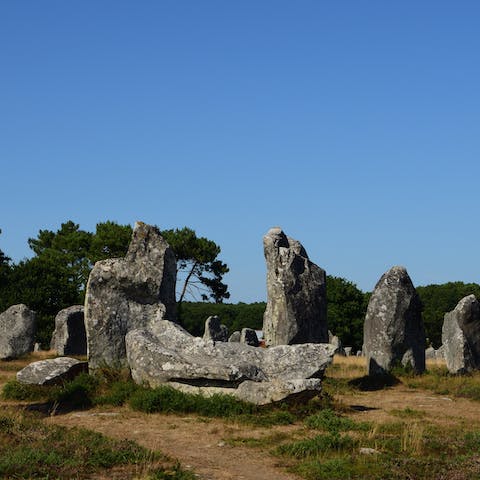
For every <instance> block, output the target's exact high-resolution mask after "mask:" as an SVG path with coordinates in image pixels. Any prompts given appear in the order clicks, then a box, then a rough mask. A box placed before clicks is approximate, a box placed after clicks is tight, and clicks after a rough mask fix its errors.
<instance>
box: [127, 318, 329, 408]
mask: <svg viewBox="0 0 480 480" xmlns="http://www.w3.org/2000/svg"><path fill="white" fill-rule="evenodd" d="M126 345H127V356H128V363H129V365H130V369H131V373H132V378H133V379H134V381H135V382H136V383H138V384H143V383H146V384H148V385H150V386H151V387H156V386H158V385H161V384H165V383H168V384H171V385H172V386H174V387H176V388H180V387H179V385H181V386H182V387H181V388H182V389H184V390H185V389H190V391H192V389H194V388H200V390H199V391H201V392H202V393H205V394H210V393H215V392H217V393H218V392H222V393H229V394H231V395H234V396H236V397H237V398H241V399H243V400H247V401H252V402H255V403H258V404H263V403H269V402H270V401H279V400H282V399H285V398H287V397H290V396H295V397H296V396H300V397H301V396H302V395H304V396H305V397H307V396H310V395H314V394H317V393H318V392H319V391H320V388H321V381H320V379H321V377H322V376H323V372H324V370H325V368H326V367H327V366H328V365H329V364H330V363H331V361H332V357H333V347H332V346H331V345H329V344H301V345H291V346H290V345H282V346H277V347H272V348H269V349H263V348H255V347H251V346H249V345H245V344H242V343H232V342H213V341H206V340H203V339H202V338H200V337H193V336H192V335H190V334H189V333H188V332H186V331H185V330H183V329H182V328H181V327H180V326H179V325H177V324H174V323H172V322H168V321H161V322H158V323H157V324H156V325H155V326H153V327H151V328H150V329H137V330H132V331H130V332H129V333H128V334H127V336H126ZM305 380H309V381H305ZM282 392H283V393H282Z"/></svg>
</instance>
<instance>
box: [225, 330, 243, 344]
mask: <svg viewBox="0 0 480 480" xmlns="http://www.w3.org/2000/svg"><path fill="white" fill-rule="evenodd" d="M240 336H241V333H240V332H239V331H238V330H237V331H235V332H233V333H232V334H231V335H230V336H229V337H228V341H229V342H234V343H235V342H237V343H238V342H239V341H240Z"/></svg>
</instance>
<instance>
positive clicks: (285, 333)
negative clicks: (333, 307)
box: [263, 228, 328, 346]
mask: <svg viewBox="0 0 480 480" xmlns="http://www.w3.org/2000/svg"><path fill="white" fill-rule="evenodd" d="M263 247H264V253H265V259H266V262H267V300H268V301H267V308H266V311H265V314H264V317H263V332H264V338H265V343H266V345H270V346H274V345H289V344H294V343H310V342H311V343H322V342H325V343H327V342H328V330H327V301H326V275H325V271H324V270H323V269H321V268H320V267H318V266H317V265H315V264H314V263H312V262H311V261H310V260H309V258H308V255H307V252H306V251H305V249H304V248H303V246H302V244H301V243H300V242H298V241H297V240H294V239H292V238H290V237H287V236H286V235H285V233H284V232H283V231H282V230H281V229H280V228H272V229H270V230H269V232H268V233H267V234H266V235H265V236H264V237H263Z"/></svg>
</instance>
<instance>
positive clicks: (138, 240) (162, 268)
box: [85, 222, 176, 370]
mask: <svg viewBox="0 0 480 480" xmlns="http://www.w3.org/2000/svg"><path fill="white" fill-rule="evenodd" d="M175 280H176V260H175V254H174V253H173V250H172V249H171V248H170V247H169V245H168V243H167V242H166V241H165V240H164V239H163V237H162V236H161V235H160V232H159V230H158V229H157V228H156V227H152V226H150V225H146V224H144V223H141V222H138V223H136V225H135V228H134V231H133V235H132V240H131V242H130V246H129V248H128V252H127V255H126V256H125V257H124V258H116V259H109V260H103V261H100V262H97V263H96V264H95V266H94V267H93V270H92V272H91V273H90V278H89V279H88V284H87V293H86V298H85V328H86V332H87V344H88V357H89V366H90V369H92V370H95V369H96V368H99V367H104V366H107V367H112V368H123V367H126V366H127V361H126V352H125V334H126V333H127V332H128V331H129V330H132V329H134V328H142V327H147V326H148V325H150V324H151V323H155V322H156V321H159V320H161V319H165V318H166V319H170V320H175Z"/></svg>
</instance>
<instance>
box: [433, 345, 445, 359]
mask: <svg viewBox="0 0 480 480" xmlns="http://www.w3.org/2000/svg"><path fill="white" fill-rule="evenodd" d="M435 357H436V358H437V360H445V347H444V346H443V345H440V347H438V348H437V350H435Z"/></svg>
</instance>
